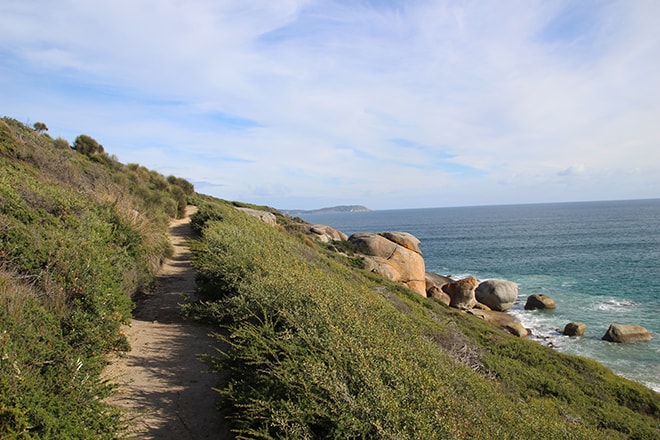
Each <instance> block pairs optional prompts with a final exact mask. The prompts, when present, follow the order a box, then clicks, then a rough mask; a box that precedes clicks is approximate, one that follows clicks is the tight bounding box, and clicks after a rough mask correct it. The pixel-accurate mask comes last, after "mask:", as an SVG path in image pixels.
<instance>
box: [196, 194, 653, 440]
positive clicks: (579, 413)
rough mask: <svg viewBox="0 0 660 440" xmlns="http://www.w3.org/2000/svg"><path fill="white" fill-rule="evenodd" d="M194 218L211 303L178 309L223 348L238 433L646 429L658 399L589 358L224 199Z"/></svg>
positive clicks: (449, 434) (399, 434) (643, 432)
mask: <svg viewBox="0 0 660 440" xmlns="http://www.w3.org/2000/svg"><path fill="white" fill-rule="evenodd" d="M194 221H195V222H196V223H197V228H198V229H199V230H201V231H202V238H201V239H200V241H199V242H198V243H197V244H196V245H195V246H194V249H193V260H194V264H195V266H196V267H197V269H198V271H199V287H200V289H201V291H202V292H203V293H205V294H206V295H207V297H208V298H209V300H208V301H207V302H203V303H200V304H196V305H192V306H190V307H189V308H190V310H193V311H194V312H195V313H197V315H198V316H200V317H202V318H204V319H206V320H209V321H211V322H214V323H216V324H217V325H218V327H219V334H220V336H218V337H219V339H221V340H222V341H223V342H224V343H225V344H226V345H225V346H226V347H227V348H226V349H224V350H223V351H222V353H221V355H219V356H218V357H217V358H214V359H212V360H211V361H210V362H211V364H212V365H213V366H214V368H215V369H217V370H218V371H222V372H223V373H224V374H226V375H227V378H228V380H227V383H226V385H225V386H224V387H223V388H222V389H221V390H220V392H221V393H222V395H223V397H224V402H225V404H226V407H227V411H228V413H229V414H230V419H231V421H232V423H233V427H234V429H235V430H236V432H237V433H238V434H239V437H240V438H411V439H412V438H498V439H499V438H548V439H559V438H585V439H587V438H588V439H593V438H626V437H628V436H631V437H637V438H653V437H654V436H657V431H656V430H655V427H656V425H657V423H658V396H657V395H654V394H653V393H652V392H650V391H649V390H646V392H645V391H644V388H643V387H641V386H640V387H636V385H635V384H632V383H630V382H629V381H625V380H623V379H619V378H616V377H614V376H613V375H611V373H609V372H608V371H607V370H605V369H604V368H602V367H600V366H598V365H597V364H595V363H590V362H587V361H583V360H582V359H579V358H575V357H566V356H562V355H560V354H558V353H555V352H553V351H551V350H549V349H547V348H544V347H541V346H540V345H538V344H533V343H531V342H527V341H519V340H517V339H515V338H513V337H509V336H507V335H505V334H503V333H501V332H499V331H498V330H497V329H494V328H491V327H490V326H489V325H487V324H486V323H483V322H481V321H479V320H476V319H471V318H470V317H467V316H465V315H461V314H458V313H457V312H454V311H452V310H450V309H447V308H445V307H444V306H441V305H440V304H438V303H436V302H434V301H432V300H426V299H423V298H421V297H419V295H416V294H414V293H410V292H409V291H407V290H406V289H403V288H401V287H399V286H396V285H393V284H390V283H387V282H384V281H383V280H380V279H377V278H374V277H371V276H368V275H367V274H364V273H363V272H361V271H356V270H354V269H349V268H348V267H345V266H342V265H340V264H338V263H337V262H335V261H334V260H333V259H331V258H328V257H327V256H325V255H324V252H323V251H321V248H320V247H317V246H316V245H315V244H312V243H309V242H305V241H304V240H300V239H299V238H296V237H293V236H290V235H288V234H287V233H285V232H283V230H282V229H279V228H273V227H271V226H268V225H266V224H264V223H261V222H260V221H258V220H256V219H253V218H250V217H248V216H245V215H243V214H242V213H239V212H237V211H236V210H234V209H233V208H232V207H231V206H229V205H228V204H224V203H221V202H215V203H213V202H211V201H208V200H207V201H206V202H205V203H200V210H199V211H198V214H197V215H196V216H195V218H194ZM509 363H510V364H509ZM571 368H579V369H580V370H579V371H577V372H573V373H571V374H569V375H567V376H564V373H566V371H565V370H570V369H571ZM543 373H545V375H543ZM603 378H606V379H605V380H603ZM572 381H574V382H572ZM608 381H611V382H613V383H614V382H616V385H615V386H614V387H613V388H610V389H607V386H606V385H604V384H605V382H608ZM588 388H597V389H598V390H599V391H597V392H592V391H588V390H586V389H588ZM617 389H618V390H626V391H624V392H623V394H628V393H629V397H630V396H633V395H634V397H631V399H632V401H634V402H635V403H633V404H630V403H631V402H624V401H623V400H622V399H619V398H617V397H616V393H615V390H617ZM636 405H639V406H640V407H643V408H644V409H640V408H636V407H635V406H636ZM594 411H597V413H596V414H593V412H594ZM636 411H638V412H636ZM611 412H615V413H616V414H614V415H611V414H610V413H611ZM640 413H642V414H640ZM608 419H610V420H614V419H616V422H615V423H609V424H608V423H607V420H608ZM624 419H625V420H624Z"/></svg>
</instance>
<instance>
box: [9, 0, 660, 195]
mask: <svg viewBox="0 0 660 440" xmlns="http://www.w3.org/2000/svg"><path fill="white" fill-rule="evenodd" d="M46 10H47V11H48V14H44V12H43V11H46ZM659 14H660V4H657V3H655V2H628V1H608V2H600V1H583V2H573V1H557V2H543V1H529V2H515V1H505V2H493V3H484V2H471V1H468V2H453V1H434V0H424V1H422V0H419V1H406V2H403V1H386V2H374V1H368V0H362V1H354V2H347V1H341V0H337V1H315V0H307V1H303V0H300V1H297V0H282V1H277V2H273V1H269V0H240V1H239V0H227V1H222V2H215V1H210V0H206V1H205V0H197V1H194V2H184V1H183V0H163V1H159V2H158V3H157V4H154V3H153V2H149V1H146V0H133V1H127V0H123V1H121V0H120V1H114V2H84V1H80V0H60V1H58V2H57V5H56V6H55V5H53V4H52V2H46V1H45V0H33V1H30V2H24V1H20V0H7V1H4V2H2V4H0V56H1V57H0V105H1V108H2V113H4V114H7V115H9V116H12V117H16V118H18V119H22V120H27V119H28V118H29V119H30V120H32V121H35V120H43V121H45V122H46V123H47V124H48V126H49V127H50V129H51V130H50V131H51V133H52V134H53V135H55V136H64V137H66V138H69V139H70V140H72V139H73V138H74V137H75V136H77V135H78V134H80V132H86V133H87V134H90V135H92V136H94V137H95V138H97V139H98V140H99V141H100V142H101V143H103V144H104V146H106V149H107V150H109V151H110V152H113V153H115V154H117V155H118V156H119V158H120V159H121V160H122V161H126V162H140V163H143V164H144V165H147V166H150V167H156V168H158V169H160V170H161V171H163V172H167V173H173V174H177V175H182V176H184V177H187V178H189V179H190V180H192V181H196V182H199V185H200V186H201V187H200V189H208V191H209V192H211V193H213V194H214V195H218V196H220V197H224V198H228V199H239V200H245V201H251V202H255V203H262V204H269V205H274V206H277V207H281V208H291V207H303V208H305V207H319V206H322V205H327V204H331V203H361V204H366V205H369V206H372V207H375V208H396V207H413V206H439V205H453V204H482V203H515V202H535V201H554V200H577V199H592V198H596V199H606V198H637V197H658V196H660V177H658V176H660V173H659V172H658V171H659V170H658V164H660V153H659V151H660V149H659V148H658V145H660V130H658V129H657V121H658V120H659V119H660V84H659V82H658V78H660V28H658V26H657V23H656V20H655V17H657V16H658V15H659ZM622 168H624V170H625V172H623V171H622V172H620V173H619V174H618V175H619V176H620V179H624V181H623V182H621V181H618V182H614V181H613V179H611V176H612V173H614V171H613V170H621V169H622ZM633 170H634V171H633ZM578 171H582V172H578ZM628 171H630V172H628ZM578 175H579V180H576V179H575V178H576V177H578ZM569 178H573V179H572V180H571V182H573V183H571V184H572V185H575V186H574V187H571V188H570V190H568V189H567V187H566V185H568V184H569V183H568V182H569V180H570V179H569ZM620 179H617V180H620ZM576 182H577V183H576Z"/></svg>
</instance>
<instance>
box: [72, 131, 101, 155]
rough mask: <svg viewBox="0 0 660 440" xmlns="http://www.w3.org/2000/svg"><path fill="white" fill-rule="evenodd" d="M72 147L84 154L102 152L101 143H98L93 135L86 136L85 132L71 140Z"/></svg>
mask: <svg viewBox="0 0 660 440" xmlns="http://www.w3.org/2000/svg"><path fill="white" fill-rule="evenodd" d="M73 149H74V150H76V151H77V152H78V153H80V154H84V155H86V156H90V155H92V154H96V153H103V152H104V150H103V145H101V144H99V143H98V142H96V140H95V139H94V138H93V137H91V136H87V135H86V134H81V135H80V136H78V137H77V138H76V140H75V141H74V142H73Z"/></svg>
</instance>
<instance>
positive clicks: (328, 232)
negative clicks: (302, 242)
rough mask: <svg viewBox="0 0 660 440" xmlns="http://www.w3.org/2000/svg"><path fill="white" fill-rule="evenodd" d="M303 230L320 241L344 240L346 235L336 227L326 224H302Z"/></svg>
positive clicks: (346, 238)
mask: <svg viewBox="0 0 660 440" xmlns="http://www.w3.org/2000/svg"><path fill="white" fill-rule="evenodd" d="M304 228H305V232H307V233H308V234H309V235H310V236H311V237H312V238H313V239H315V240H318V241H320V242H322V243H331V242H333V241H346V240H348V235H346V234H344V233H343V232H341V231H338V230H337V229H334V228H331V227H330V226H326V225H307V224H306V225H304Z"/></svg>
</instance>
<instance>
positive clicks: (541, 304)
mask: <svg viewBox="0 0 660 440" xmlns="http://www.w3.org/2000/svg"><path fill="white" fill-rule="evenodd" d="M555 308H557V306H556V305H555V300H553V299H552V298H550V297H549V296H546V295H542V294H540V293H535V294H533V295H529V297H528V298H527V302H526V303H525V310H546V309H555Z"/></svg>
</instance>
